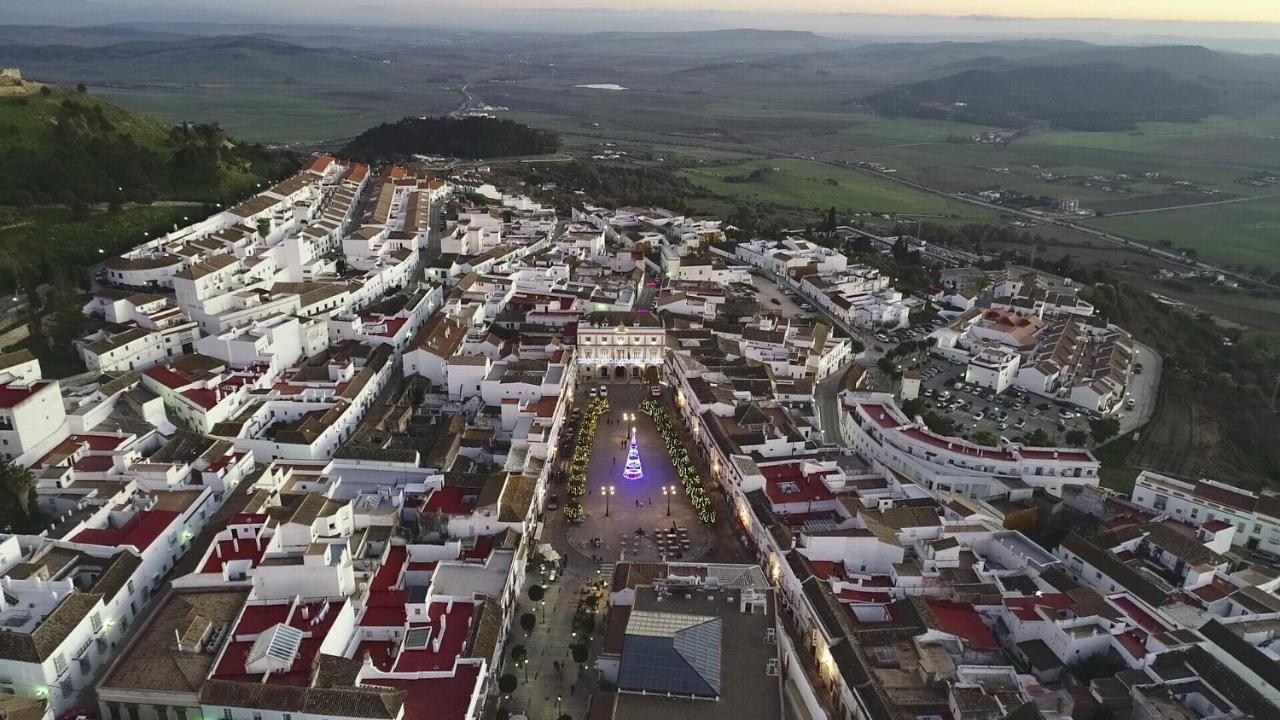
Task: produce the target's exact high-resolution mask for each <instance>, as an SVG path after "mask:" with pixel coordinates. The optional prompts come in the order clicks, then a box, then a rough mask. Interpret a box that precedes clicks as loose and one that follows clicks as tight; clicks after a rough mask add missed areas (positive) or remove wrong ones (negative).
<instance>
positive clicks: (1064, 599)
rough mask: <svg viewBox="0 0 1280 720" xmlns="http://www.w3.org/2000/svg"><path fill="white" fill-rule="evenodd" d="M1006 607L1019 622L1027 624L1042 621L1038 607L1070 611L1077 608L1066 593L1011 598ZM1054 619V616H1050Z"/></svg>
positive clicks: (1006, 599) (1007, 600)
mask: <svg viewBox="0 0 1280 720" xmlns="http://www.w3.org/2000/svg"><path fill="white" fill-rule="evenodd" d="M1004 605H1005V607H1007V608H1009V610H1010V612H1012V613H1013V614H1014V616H1015V617H1017V618H1018V619H1019V620H1023V621H1025V622H1035V621H1037V620H1041V619H1042V618H1041V617H1040V615H1039V614H1037V613H1036V608H1037V607H1044V608H1049V609H1051V610H1070V609H1071V608H1074V607H1075V601H1074V600H1072V599H1071V598H1070V596H1068V595H1066V594H1065V593H1042V594H1041V595H1040V596H1039V597H1035V596H1029V597H1011V598H1005V599H1004ZM1050 616H1051V617H1052V614H1050Z"/></svg>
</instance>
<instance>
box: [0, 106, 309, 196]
mask: <svg viewBox="0 0 1280 720" xmlns="http://www.w3.org/2000/svg"><path fill="white" fill-rule="evenodd" d="M0 157H2V158H3V162H4V165H5V171H4V172H3V173H0V205H14V206H19V207H23V206H29V205H50V204H60V205H64V206H67V207H72V208H75V207H77V206H83V205H85V204H90V203H115V204H119V203H124V202H138V203H146V202H151V201H154V200H161V199H164V200H191V201H204V202H215V201H223V200H229V199H232V198H234V197H235V196H236V195H237V194H238V193H240V192H241V191H243V190H244V189H246V188H248V187H251V186H252V185H253V184H254V183H256V182H260V181H261V180H263V179H264V178H270V177H277V176H280V175H282V174H285V173H286V172H289V171H291V170H292V169H293V168H294V165H293V163H294V162H295V161H293V160H292V159H290V158H289V157H288V156H286V155H282V154H280V153H276V152H273V151H269V150H267V149H266V148H263V147H261V146H256V145H246V146H237V145H235V144H233V143H232V142H231V141H230V140H229V139H228V138H227V137H226V136H225V134H224V133H223V132H222V131H221V130H220V129H219V128H218V127H217V126H216V125H192V124H185V125H178V126H174V127H165V126H164V125H163V124H161V123H159V122H157V121H155V120H152V119H150V118H147V117H144V116H141V115H137V114H135V113H131V112H129V111H127V110H124V109H122V108H119V107H117V106H114V105H111V104H109V103H105V102H102V101H100V100H97V99H96V98H93V97H92V96H90V95H88V94H87V93H82V92H69V91H51V92H48V93H47V94H46V93H36V94H32V95H26V96H22V97H8V98H0Z"/></svg>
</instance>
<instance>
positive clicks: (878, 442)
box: [840, 391, 1100, 499]
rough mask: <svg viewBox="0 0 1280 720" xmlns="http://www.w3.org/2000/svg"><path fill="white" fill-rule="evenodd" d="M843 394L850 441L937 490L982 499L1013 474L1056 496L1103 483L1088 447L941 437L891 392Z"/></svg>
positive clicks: (844, 432)
mask: <svg viewBox="0 0 1280 720" xmlns="http://www.w3.org/2000/svg"><path fill="white" fill-rule="evenodd" d="M841 397H842V400H843V406H844V407H843V410H844V412H842V413H841V416H840V431H841V435H842V436H843V437H844V439H845V442H846V443H848V445H849V446H850V447H851V448H853V449H854V450H855V451H857V452H859V453H861V454H863V455H864V456H866V457H868V458H871V459H874V460H875V461H877V462H879V463H880V464H882V465H884V466H885V467H888V468H890V469H892V470H895V471H897V472H900V473H902V474H904V475H906V476H907V477H909V478H911V479H912V480H915V481H916V482H919V483H921V484H922V485H924V486H925V487H927V488H929V489H931V490H933V491H935V492H939V493H954V494H956V495H961V496H964V497H971V498H979V499H981V498H984V497H987V496H989V495H991V494H993V491H994V490H995V489H996V488H997V487H1003V486H1004V485H1003V484H1002V483H1006V484H1007V479H1008V478H1014V479H1016V480H1018V481H1020V482H1022V483H1025V484H1026V485H1028V486H1030V487H1033V488H1035V487H1039V488H1043V489H1044V490H1045V491H1046V492H1048V493H1050V494H1052V495H1061V494H1062V488H1063V487H1064V486H1067V485H1097V484H1098V469H1099V466H1100V464H1099V462H1098V460H1097V459H1096V458H1094V457H1093V454H1092V453H1090V452H1089V451H1088V450H1081V449H1078V448H1034V447H1026V446H1023V445H1019V444H1017V443H1009V444H1004V445H1001V446H1000V447H988V446H983V445H977V444H975V443H972V442H969V441H968V440H964V439H962V438H958V437H948V436H944V435H938V434H937V433H934V432H933V431H931V430H929V429H928V428H927V427H925V426H924V424H923V423H921V422H916V421H914V420H912V419H910V418H907V417H906V416H905V415H903V413H902V411H901V410H900V409H899V408H898V407H897V405H896V404H894V401H893V398H892V396H890V395H886V394H883V393H852V392H848V391H846V392H845V393H843V394H842V396H841ZM997 479H1000V480H999V482H998V481H997Z"/></svg>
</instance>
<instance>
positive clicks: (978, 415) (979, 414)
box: [973, 410, 987, 420]
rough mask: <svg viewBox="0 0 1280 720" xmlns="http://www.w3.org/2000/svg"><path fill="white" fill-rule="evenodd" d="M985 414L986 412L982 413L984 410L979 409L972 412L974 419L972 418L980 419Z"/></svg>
mask: <svg viewBox="0 0 1280 720" xmlns="http://www.w3.org/2000/svg"><path fill="white" fill-rule="evenodd" d="M986 416H987V415H986V413H984V412H982V411H981V410H979V411H978V412H976V413H974V414H973V419H974V420H981V419H982V418H984V417H986Z"/></svg>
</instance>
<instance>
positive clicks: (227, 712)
mask: <svg viewBox="0 0 1280 720" xmlns="http://www.w3.org/2000/svg"><path fill="white" fill-rule="evenodd" d="M222 720H232V718H231V708H222Z"/></svg>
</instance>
